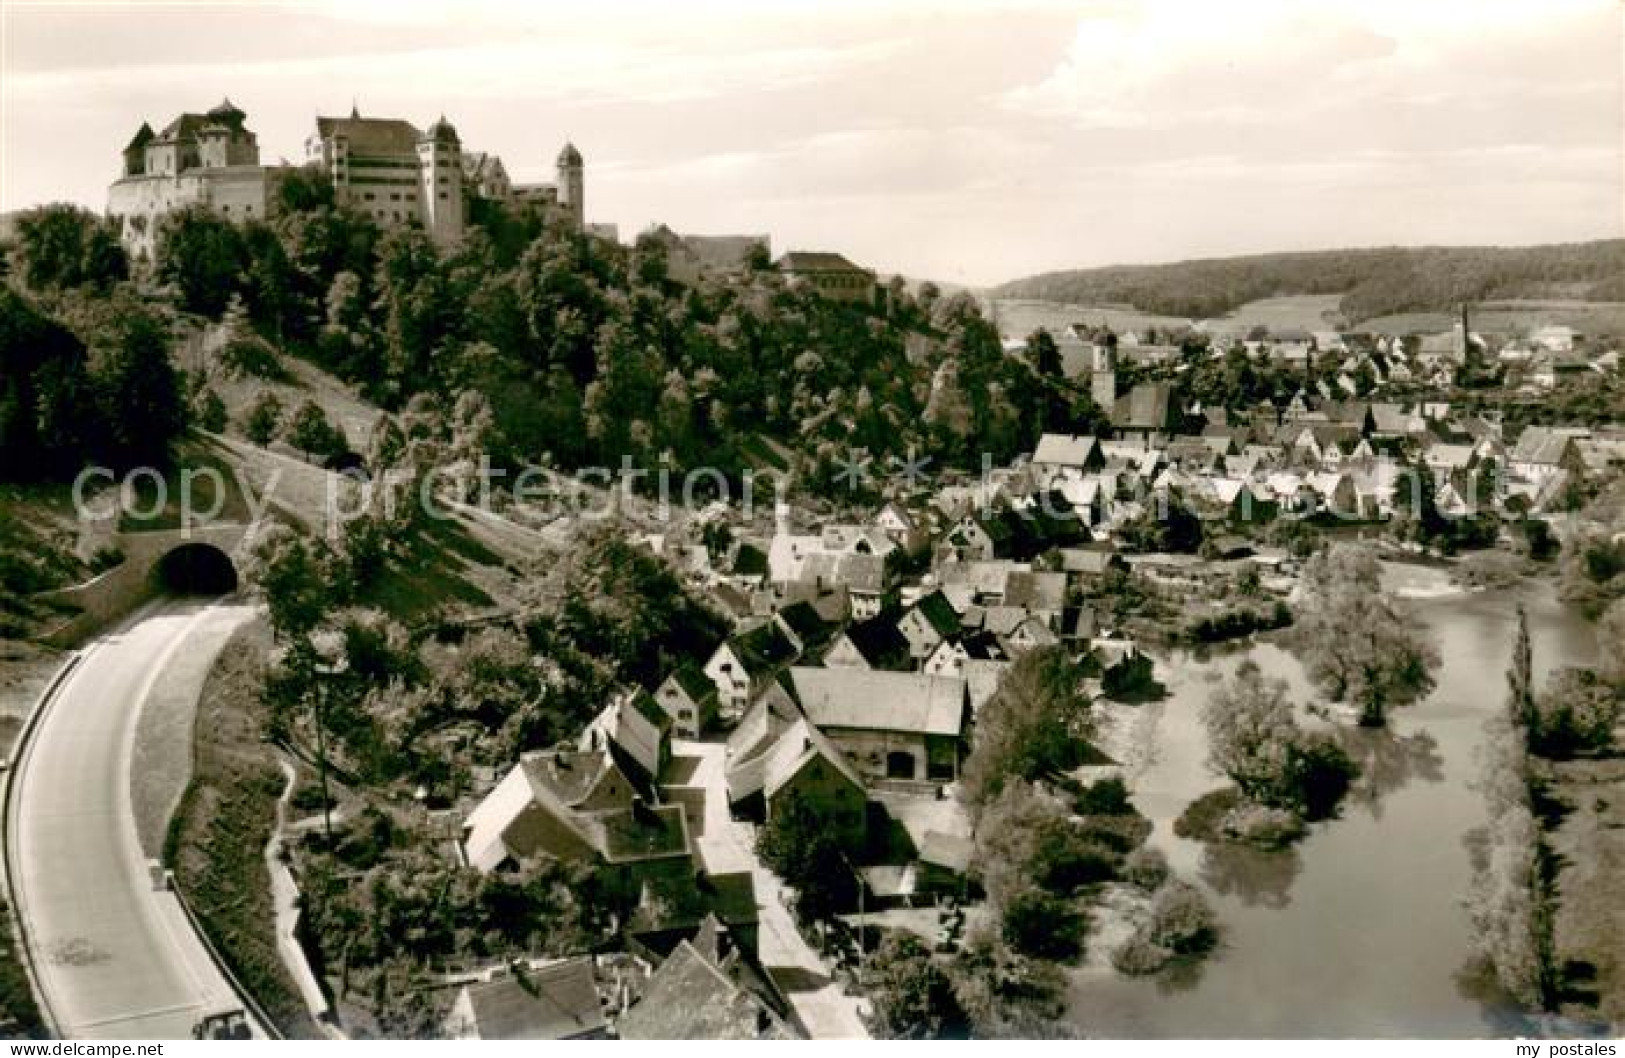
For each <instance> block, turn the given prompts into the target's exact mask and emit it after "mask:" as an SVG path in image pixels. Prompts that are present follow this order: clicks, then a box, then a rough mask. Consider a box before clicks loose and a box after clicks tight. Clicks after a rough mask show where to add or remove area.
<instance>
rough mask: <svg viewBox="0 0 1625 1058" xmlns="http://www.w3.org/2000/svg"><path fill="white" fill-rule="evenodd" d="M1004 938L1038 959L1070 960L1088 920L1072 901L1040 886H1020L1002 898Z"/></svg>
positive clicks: (1079, 949) (1078, 950) (1078, 948)
mask: <svg viewBox="0 0 1625 1058" xmlns="http://www.w3.org/2000/svg"><path fill="white" fill-rule="evenodd" d="M1001 921H1002V924H1003V930H1004V939H1005V941H1006V942H1007V943H1009V945H1010V946H1011V947H1012V948H1014V949H1016V950H1017V951H1019V952H1021V953H1023V954H1026V955H1035V956H1038V957H1039V958H1041V959H1055V960H1058V961H1059V960H1066V959H1074V958H1076V957H1077V956H1078V955H1079V954H1081V953H1082V951H1083V938H1084V934H1085V933H1086V932H1087V930H1088V926H1089V923H1088V919H1087V918H1086V917H1085V916H1084V914H1083V912H1082V911H1081V910H1079V908H1078V907H1077V905H1076V904H1074V903H1073V902H1072V901H1071V900H1070V899H1068V898H1065V897H1058V896H1056V895H1054V894H1053V893H1046V892H1045V891H1044V890H1042V889H1037V888H1027V889H1023V890H1021V891H1019V892H1017V893H1015V894H1014V895H1012V896H1011V897H1010V898H1009V900H1007V901H1006V903H1005V905H1004V908H1003V915H1002V918H1001Z"/></svg>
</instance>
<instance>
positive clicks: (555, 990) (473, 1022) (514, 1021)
mask: <svg viewBox="0 0 1625 1058" xmlns="http://www.w3.org/2000/svg"><path fill="white" fill-rule="evenodd" d="M444 1028H445V1036H446V1038H447V1039H451V1040H601V1039H606V1038H608V1036H609V1022H608V1020H607V1019H606V1018H605V1017H604V1007H603V1003H602V1001H601V999H600V997H599V994H598V983H597V980H596V977H595V975H594V973H593V961H592V958H591V957H590V956H577V957H575V958H571V959H560V960H558V961H556V962H552V963H544V964H542V965H534V964H532V965H529V966H525V967H523V968H520V969H515V970H513V971H511V972H506V973H503V974H501V975H499V976H497V977H494V978H492V979H491V980H488V981H475V982H471V983H469V984H466V985H464V986H463V987H462V988H460V989H458V990H457V998H456V999H454V1000H452V1004H451V1011H450V1013H449V1014H447V1016H446V1020H445V1025H444Z"/></svg>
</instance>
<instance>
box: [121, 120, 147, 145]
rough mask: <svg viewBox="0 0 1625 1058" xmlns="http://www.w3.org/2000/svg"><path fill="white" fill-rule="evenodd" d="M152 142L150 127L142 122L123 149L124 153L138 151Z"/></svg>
mask: <svg viewBox="0 0 1625 1058" xmlns="http://www.w3.org/2000/svg"><path fill="white" fill-rule="evenodd" d="M152 141H153V132H152V126H151V125H149V124H147V123H146V122H145V121H143V122H142V123H141V127H140V128H138V129H136V130H135V136H134V137H133V138H132V139H131V140H130V142H129V144H128V145H127V146H126V147H125V148H124V149H125V150H126V151H134V150H140V149H141V148H142V147H145V146H146V145H147V144H149V143H151V142H152Z"/></svg>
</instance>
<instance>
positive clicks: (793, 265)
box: [779, 250, 867, 272]
mask: <svg viewBox="0 0 1625 1058" xmlns="http://www.w3.org/2000/svg"><path fill="white" fill-rule="evenodd" d="M779 269H780V270H781V271H784V272H866V271H867V269H863V268H859V267H858V266H857V265H855V264H853V263H852V262H851V261H848V260H847V259H846V258H845V257H843V256H841V255H840V254H838V253H828V252H825V251H820V250H791V251H789V252H788V253H786V254H785V255H784V256H783V257H780V258H779Z"/></svg>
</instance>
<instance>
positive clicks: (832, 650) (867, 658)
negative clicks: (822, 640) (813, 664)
mask: <svg viewBox="0 0 1625 1058" xmlns="http://www.w3.org/2000/svg"><path fill="white" fill-rule="evenodd" d="M824 666H825V667H826V668H832V669H840V668H856V669H889V670H893V671H899V672H901V671H907V670H908V669H911V668H913V667H914V659H913V658H912V657H911V656H910V654H909V641H908V640H907V639H906V638H904V636H903V634H902V632H900V631H899V630H898V627H897V621H896V619H895V618H894V617H893V616H892V615H891V614H887V613H882V614H878V615H876V616H874V617H871V618H869V619H868V620H867V621H856V622H854V623H852V624H850V625H848V626H847V627H846V628H845V629H843V630H842V632H841V633H840V634H839V635H837V636H836V637H835V640H834V641H833V642H832V643H831V644H830V647H829V650H828V651H827V652H826V653H825V654H824Z"/></svg>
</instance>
